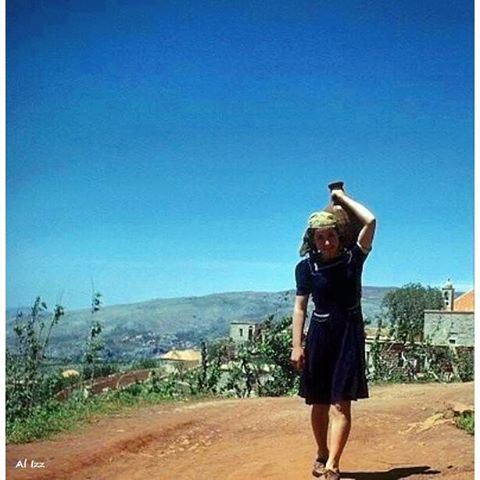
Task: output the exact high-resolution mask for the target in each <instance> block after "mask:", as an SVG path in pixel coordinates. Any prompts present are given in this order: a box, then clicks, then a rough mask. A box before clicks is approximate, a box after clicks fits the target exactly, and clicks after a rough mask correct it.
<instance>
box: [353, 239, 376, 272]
mask: <svg viewBox="0 0 480 480" xmlns="http://www.w3.org/2000/svg"><path fill="white" fill-rule="evenodd" d="M371 250H372V247H370V248H369V249H368V250H364V249H363V248H362V247H361V246H360V244H359V243H358V242H357V243H355V245H354V246H353V247H352V248H351V250H350V262H352V263H353V264H354V265H356V266H357V267H361V266H362V265H363V264H364V263H365V260H366V259H367V257H368V254H369V253H370V251H371Z"/></svg>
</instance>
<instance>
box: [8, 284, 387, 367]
mask: <svg viewBox="0 0 480 480" xmlns="http://www.w3.org/2000/svg"><path fill="white" fill-rule="evenodd" d="M394 289H395V287H363V296H362V305H363V312H364V317H365V318H366V319H368V320H370V321H371V322H372V324H375V314H377V313H379V311H380V305H381V302H382V299H383V297H384V295H385V294H386V293H387V292H389V291H391V290H394ZM294 297H295V291H294V290H288V291H282V292H273V293H272V292H232V293H216V294H212V295H205V296H201V297H181V298H169V299H156V300H149V301H145V302H139V303H132V304H126V305H113V306H108V307H103V308H101V309H100V311H98V312H97V313H95V314H94V315H93V316H92V314H91V313H90V310H88V309H84V310H73V311H68V310H67V311H66V313H65V315H64V316H63V317H62V318H61V319H60V322H59V324H58V325H57V326H56V327H55V328H54V330H53V334H52V337H51V344H50V347H49V348H50V350H49V352H48V354H49V356H55V357H65V358H79V357H80V356H81V355H82V352H83V350H84V347H85V342H86V339H87V336H88V332H89V326H90V322H91V321H92V319H95V320H98V321H100V322H101V324H102V325H103V328H104V330H103V334H102V335H103V337H102V338H103V339H104V341H105V344H106V348H105V353H104V354H105V356H106V357H110V358H112V359H122V358H125V359H126V358H128V359H130V358H148V357H154V356H156V355H159V354H160V353H163V352H165V351H168V350H169V349H170V348H172V347H176V348H188V347H192V346H196V345H199V343H200V341H201V340H202V339H214V338H220V337H226V336H228V335H229V331H230V322H232V321H252V322H261V321H263V320H265V318H267V316H269V315H273V316H274V318H275V319H279V318H282V317H284V316H286V315H288V316H290V315H291V314H292V310H293V303H294ZM18 310H19V309H9V310H7V344H11V343H12V340H13V323H14V319H15V315H16V313H17V311H18ZM20 310H22V311H24V313H28V312H29V311H30V309H28V308H22V309H20Z"/></svg>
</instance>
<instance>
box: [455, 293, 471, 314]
mask: <svg viewBox="0 0 480 480" xmlns="http://www.w3.org/2000/svg"><path fill="white" fill-rule="evenodd" d="M453 310H454V311H455V312H473V311H474V310H475V291H474V290H469V291H468V292H465V293H464V294H463V295H460V296H459V297H458V298H456V299H455V301H454V302H453Z"/></svg>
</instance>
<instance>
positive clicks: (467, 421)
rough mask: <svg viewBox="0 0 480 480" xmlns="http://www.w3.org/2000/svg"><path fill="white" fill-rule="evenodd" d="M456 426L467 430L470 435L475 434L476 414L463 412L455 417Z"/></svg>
mask: <svg viewBox="0 0 480 480" xmlns="http://www.w3.org/2000/svg"><path fill="white" fill-rule="evenodd" d="M455 425H456V426H457V427H458V428H461V429H462V430H465V431H466V432H467V433H469V434H470V435H474V434H475V414H474V412H462V413H461V414H460V415H457V416H456V417H455Z"/></svg>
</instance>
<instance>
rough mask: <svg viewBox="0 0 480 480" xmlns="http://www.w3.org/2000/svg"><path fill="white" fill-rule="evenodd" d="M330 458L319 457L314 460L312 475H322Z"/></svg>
mask: <svg viewBox="0 0 480 480" xmlns="http://www.w3.org/2000/svg"><path fill="white" fill-rule="evenodd" d="M327 460H328V458H320V457H317V458H316V459H315V461H314V462H313V468H312V475H313V476H314V477H320V476H321V475H323V474H324V473H325V465H326V463H327Z"/></svg>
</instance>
